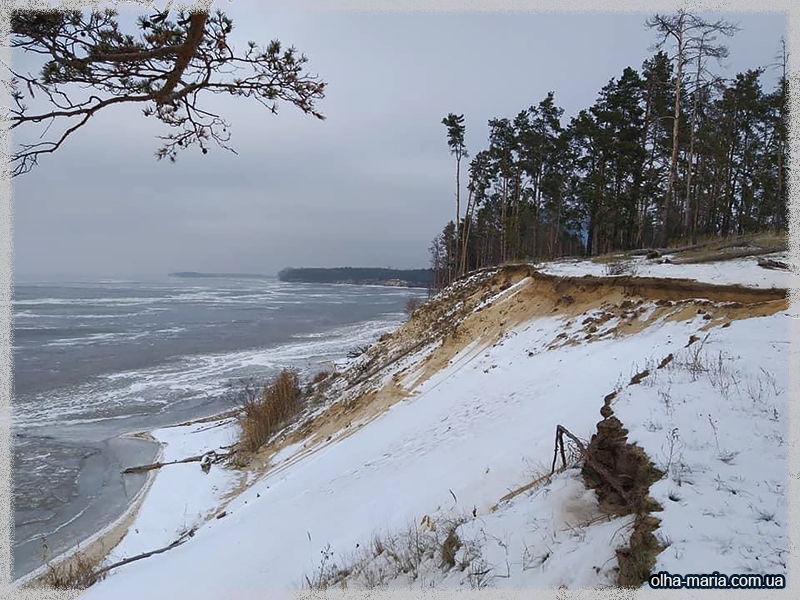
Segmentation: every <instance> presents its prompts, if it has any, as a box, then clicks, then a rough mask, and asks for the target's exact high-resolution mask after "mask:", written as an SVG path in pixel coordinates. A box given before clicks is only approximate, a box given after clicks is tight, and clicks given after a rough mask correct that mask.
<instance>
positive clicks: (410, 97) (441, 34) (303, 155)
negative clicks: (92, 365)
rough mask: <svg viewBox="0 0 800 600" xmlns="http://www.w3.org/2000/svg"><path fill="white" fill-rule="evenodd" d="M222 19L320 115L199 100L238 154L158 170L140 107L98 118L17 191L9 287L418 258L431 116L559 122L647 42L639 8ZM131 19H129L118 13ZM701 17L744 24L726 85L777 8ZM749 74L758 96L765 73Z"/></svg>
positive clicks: (250, 5)
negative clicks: (318, 81) (275, 54)
mask: <svg viewBox="0 0 800 600" xmlns="http://www.w3.org/2000/svg"><path fill="white" fill-rule="evenodd" d="M217 4H218V5H219V4H220V3H219V2H218V3H217ZM223 8H224V9H225V11H226V12H227V14H228V15H229V16H230V17H231V18H232V19H233V21H234V31H233V33H232V34H231V40H232V42H233V43H234V45H235V46H236V47H238V48H243V47H244V46H245V44H246V42H247V41H248V40H254V41H257V42H259V43H263V44H266V43H267V42H269V41H270V40H271V39H275V38H277V39H279V40H281V42H282V43H284V44H286V45H294V46H296V48H297V49H298V50H299V51H301V52H303V53H304V54H306V55H307V56H308V58H309V62H308V65H307V66H308V68H309V70H311V71H312V72H315V73H318V74H319V75H320V76H321V77H322V79H323V80H324V81H326V82H327V83H328V88H327V91H326V97H325V98H324V99H323V100H321V101H320V102H319V103H318V108H319V109H320V110H321V111H322V112H323V113H324V114H325V115H326V120H325V121H319V120H316V119H313V118H312V117H309V116H305V115H303V114H302V113H301V112H300V111H299V110H298V109H296V108H295V107H293V106H290V105H283V106H281V107H280V110H279V113H278V114H277V115H273V114H271V113H270V112H269V111H267V110H266V109H264V108H263V107H262V106H261V105H259V104H258V103H256V102H255V101H253V100H248V99H239V98H225V99H219V98H218V97H214V98H212V99H211V100H210V105H213V107H214V108H217V109H219V110H220V111H221V113H222V115H223V116H224V117H225V118H226V120H228V121H229V122H230V124H231V133H232V139H231V144H232V145H233V147H234V148H235V149H236V150H237V152H238V156H237V155H233V154H231V153H229V152H227V151H225V150H222V149H218V148H216V147H212V148H211V150H210V151H209V153H208V154H206V155H203V154H201V153H200V151H199V149H198V148H191V149H189V150H187V151H184V152H183V153H182V154H180V155H179V156H178V160H177V162H176V163H169V162H168V161H157V160H156V158H155V156H154V152H155V150H156V148H157V147H158V146H159V141H158V139H157V138H156V136H157V135H159V134H163V133H165V132H166V130H165V126H163V125H162V124H160V123H159V122H157V121H155V120H153V119H146V118H144V117H143V116H142V115H141V112H140V109H141V107H138V106H136V107H134V106H128V107H125V106H119V107H113V108H111V109H107V110H104V111H101V112H100V113H98V114H97V115H96V116H95V117H94V118H93V119H92V120H91V121H90V122H89V124H87V126H86V127H84V128H83V129H82V130H80V131H78V132H77V133H76V134H75V135H74V136H73V137H72V138H70V140H68V142H67V143H66V145H65V146H64V147H63V148H62V149H60V150H59V151H58V152H57V153H56V154H53V155H51V156H46V157H44V158H43V159H41V160H40V164H39V165H38V166H37V167H36V168H35V169H34V170H33V171H32V172H31V173H29V174H27V175H23V176H21V177H18V178H16V179H15V180H14V182H13V185H14V200H13V202H14V204H13V210H14V217H13V226H14V249H15V257H14V267H15V277H16V279H17V280H25V279H30V278H43V279H45V278H59V277H68V276H78V275H80V276H97V277H132V276H142V275H164V274H166V273H169V272H171V271H178V270H196V271H215V272H223V271H227V272H251V273H266V274H270V273H275V272H277V271H278V270H280V269H281V268H283V267H301V266H320V267H333V266H345V265H348V266H375V267H395V268H418V267H427V266H428V262H429V254H428V248H429V246H430V242H431V240H432V239H433V238H434V236H435V235H436V234H437V233H438V232H439V231H441V228H442V227H443V225H444V224H445V223H446V222H447V221H448V220H450V219H453V218H454V216H455V198H454V194H455V163H454V159H453V158H452V157H451V156H450V154H449V152H448V148H447V144H446V133H445V128H444V126H443V125H442V124H441V119H442V117H444V116H445V115H446V114H447V113H449V112H455V113H459V114H460V113H463V114H464V115H465V124H466V139H467V146H468V149H469V152H470V154H472V155H474V154H475V153H476V152H477V151H479V150H481V149H482V148H484V147H485V145H486V138H487V132H488V128H487V121H488V120H489V119H492V118H497V117H513V116H514V115H515V114H517V113H518V112H519V111H520V110H522V109H524V108H526V107H528V106H531V105H533V104H537V103H538V102H539V101H540V100H541V99H542V98H544V97H545V95H546V94H547V92H548V91H550V90H553V91H554V92H555V98H556V102H557V104H559V105H560V106H561V107H563V108H564V109H565V115H564V120H565V121H566V119H568V118H569V117H570V116H572V115H574V114H576V113H577V111H579V110H580V109H582V108H585V107H587V106H589V105H591V104H592V103H593V102H594V100H595V98H596V95H597V92H598V91H599V90H600V88H601V87H602V86H603V85H604V84H605V83H607V81H608V80H609V79H611V78H612V77H616V76H618V75H619V74H620V73H621V72H622V70H623V69H624V68H625V67H627V66H632V67H634V68H639V67H640V66H641V63H642V61H643V60H645V59H646V58H647V57H648V56H649V55H650V54H652V52H651V46H652V44H653V42H654V41H655V37H654V33H653V32H652V31H649V30H647V28H646V27H645V26H644V21H645V19H646V18H647V17H648V16H649V15H648V14H646V13H611V14H606V13H552V12H551V13H535V12H518V13H439V14H436V13H421V12H418V13H387V12H384V13H355V12H341V13H337V12H312V11H295V12H291V11H288V10H276V11H272V12H270V11H267V9H266V7H265V6H261V5H259V4H258V3H257V2H255V1H254V0H236V1H235V2H233V3H224V6H223ZM136 13H137V9H132V8H129V9H125V10H124V11H123V20H124V21H125V22H130V21H131V20H132V18H133V16H134V15H135V14H136ZM708 16H712V17H713V16H722V17H724V18H726V19H728V20H730V21H734V22H738V24H739V26H740V27H741V28H742V30H741V31H740V32H739V33H738V34H736V36H735V37H734V38H732V39H731V40H728V46H729V48H730V57H729V58H728V59H727V60H726V61H725V62H724V64H723V65H722V66H721V67H720V72H721V74H722V75H724V76H729V77H732V76H733V75H735V73H736V72H738V71H743V70H746V69H749V68H755V67H758V66H761V65H766V64H769V63H771V62H773V60H774V55H775V53H776V51H777V49H778V45H779V40H780V37H781V36H782V35H784V33H785V30H786V17H785V15H784V14H782V13H740V14H737V13H725V14H722V15H713V14H710V15H708ZM15 60H16V61H17V64H20V63H22V64H27V63H24V62H23V61H26V60H28V59H27V58H25V57H19V56H15ZM763 81H764V83H765V85H767V86H768V87H771V86H772V85H773V83H774V75H772V74H768V76H765V78H764V80H763ZM463 167H464V165H462V184H464V181H465V179H466V178H465V177H464V175H463ZM462 195H463V194H462ZM462 210H463V203H462Z"/></svg>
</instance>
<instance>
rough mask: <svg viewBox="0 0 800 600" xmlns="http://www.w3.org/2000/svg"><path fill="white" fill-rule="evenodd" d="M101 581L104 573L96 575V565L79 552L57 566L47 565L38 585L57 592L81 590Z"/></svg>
mask: <svg viewBox="0 0 800 600" xmlns="http://www.w3.org/2000/svg"><path fill="white" fill-rule="evenodd" d="M102 579H105V573H104V574H102V575H99V576H98V575H97V563H96V562H95V561H92V560H90V559H89V558H88V557H86V556H85V555H84V554H83V553H82V552H80V551H79V552H77V553H76V554H75V555H74V556H71V557H69V558H67V559H66V560H64V561H62V562H60V563H58V564H57V565H53V564H48V565H47V571H45V573H44V575H43V576H42V578H41V580H40V583H41V585H43V586H45V587H48V588H55V589H58V590H66V589H81V590H82V589H86V588H88V587H90V586H91V585H94V584H95V583H96V582H97V581H100V580H102Z"/></svg>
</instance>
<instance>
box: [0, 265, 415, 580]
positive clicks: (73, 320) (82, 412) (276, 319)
mask: <svg viewBox="0 0 800 600" xmlns="http://www.w3.org/2000/svg"><path fill="white" fill-rule="evenodd" d="M422 293H423V291H421V290H409V289H402V288H390V287H377V286H344V285H342V286H338V285H315V284H296V283H283V282H279V281H277V280H276V279H263V280H261V279H224V278H219V279H216V278H215V279H185V280H181V279H170V278H164V279H162V280H152V281H113V280H109V281H92V282H85V281H84V282H70V283H58V284H56V283H36V282H30V283H17V284H16V286H15V290H14V302H13V313H14V341H13V344H14V347H13V357H14V440H15V447H14V453H15V454H14V507H15V535H14V548H13V550H14V559H15V564H14V575H15V577H19V576H21V575H23V574H25V573H26V572H29V571H30V570H32V569H34V568H36V567H38V566H39V565H40V564H41V563H42V559H43V557H44V556H48V555H49V556H52V555H55V554H57V553H58V552H60V551H61V550H63V549H65V548H67V547H69V546H71V545H73V544H75V543H76V542H78V541H80V540H82V539H84V538H86V537H87V536H88V535H90V534H91V533H93V532H94V531H96V530H97V529H98V528H99V527H101V526H102V525H103V524H105V523H107V522H108V521H110V520H112V519H113V518H115V517H116V516H118V515H119V514H121V512H122V510H124V508H125V506H126V505H127V503H128V501H129V500H130V498H131V497H132V496H133V495H134V494H135V493H136V491H137V490H138V489H139V487H140V486H141V485H142V483H143V481H144V476H125V478H122V477H121V476H120V470H121V469H122V468H124V467H125V466H130V465H131V464H140V463H142V462H147V461H149V460H151V459H152V458H153V456H154V455H155V451H156V449H155V448H154V447H153V445H152V444H148V443H146V442H143V441H139V440H132V439H127V438H123V439H120V438H119V436H120V435H122V434H125V433H129V432H132V431H138V430H142V429H152V428H155V427H159V426H163V425H167V424H173V423H178V422H182V421H185V420H187V419H190V418H194V417H198V416H204V415H207V414H212V413H215V412H219V411H221V410H225V409H226V408H229V407H230V406H231V405H232V404H231V403H232V397H231V389H232V388H235V387H236V385H237V382H239V381H241V380H246V379H250V378H259V379H260V378H266V377H268V376H270V375H272V374H274V373H276V372H277V371H278V370H279V369H281V368H283V367H285V366H293V367H296V368H298V369H299V370H300V372H301V374H305V375H309V374H312V373H313V372H315V371H318V370H321V369H323V368H325V365H326V364H327V363H329V362H330V361H333V360H337V359H340V358H342V357H343V356H344V355H345V354H346V353H347V351H348V350H349V349H351V348H353V347H355V346H359V345H364V344H369V343H372V342H374V341H375V340H376V339H377V338H378V337H379V336H380V335H381V334H382V333H384V332H387V331H391V330H392V329H394V328H395V327H396V326H397V325H398V324H399V323H400V322H401V321H402V320H403V318H404V313H403V308H404V306H405V303H406V301H407V299H408V298H409V297H411V296H420V295H422ZM43 540H44V541H45V543H46V546H47V549H46V550H45V549H44V547H43Z"/></svg>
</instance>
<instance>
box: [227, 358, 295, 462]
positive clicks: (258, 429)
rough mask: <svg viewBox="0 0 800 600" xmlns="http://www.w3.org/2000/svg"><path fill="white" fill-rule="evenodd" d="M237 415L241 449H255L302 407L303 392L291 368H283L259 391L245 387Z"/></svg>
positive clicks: (249, 450)
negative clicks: (245, 395) (245, 392)
mask: <svg viewBox="0 0 800 600" xmlns="http://www.w3.org/2000/svg"><path fill="white" fill-rule="evenodd" d="M248 392H249V393H248V397H247V399H246V400H245V403H244V407H243V411H242V413H241V414H240V416H239V425H240V426H241V438H240V444H241V448H242V449H243V450H244V451H246V452H256V451H257V450H258V449H259V448H261V446H263V445H264V444H265V443H266V442H267V441H268V440H269V439H270V437H271V436H272V435H273V434H274V433H275V432H277V431H278V430H279V429H280V428H281V427H282V426H284V425H285V424H286V423H287V422H288V421H289V420H290V419H291V418H293V417H295V416H297V414H299V413H300V411H301V410H302V409H303V405H304V403H303V394H302V392H301V389H300V381H299V378H298V375H297V371H296V370H295V369H283V370H282V371H281V372H280V373H279V374H278V375H277V376H276V377H275V378H274V379H273V380H272V381H270V382H269V383H267V384H265V385H264V386H263V387H262V388H261V390H260V393H255V391H253V390H248Z"/></svg>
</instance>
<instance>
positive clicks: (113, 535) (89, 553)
mask: <svg viewBox="0 0 800 600" xmlns="http://www.w3.org/2000/svg"><path fill="white" fill-rule="evenodd" d="M110 439H134V440H140V441H147V442H150V443H152V444H155V445H156V446H157V448H158V449H157V452H156V454H155V460H156V461H158V460H161V458H162V457H163V454H164V449H165V446H166V445H165V444H164V443H162V442H159V441H158V440H157V439H156V438H155V437H153V435H152V432H151V431H134V432H131V433H124V434H122V435H118V436H115V437H114V438H110ZM157 475H158V472H157V471H151V472H149V473H148V474H147V477H146V479H145V482H144V483H143V484H142V486H141V487H140V488H139V490H138V491H137V492H136V494H135V495H134V497H133V498H131V500H130V502H129V503H128V505H127V507H126V508H125V510H124V511H123V512H122V514H121V515H119V516H118V517H117V518H115V519H114V520H112V521H110V522H109V523H106V524H105V525H103V527H102V528H100V529H99V530H97V531H96V532H94V533H93V534H91V535H89V536H88V537H87V538H85V539H83V540H81V541H80V542H78V543H76V544H73V545H72V546H70V547H68V548H67V549H65V550H63V551H62V552H60V553H59V554H58V555H57V556H55V557H53V558H52V559H50V561H49V562H48V563H45V564H43V565H41V566H40V567H37V568H36V569H34V570H33V571H30V572H29V573H26V574H25V575H23V576H21V577H19V578H17V579H15V580H13V581H12V582H11V588H13V589H20V588H24V587H36V586H37V584H39V583H40V581H39V580H40V579H41V578H42V577H43V576H44V575H46V574H47V571H48V569H49V568H50V567H59V566H62V565H65V564H68V563H69V562H70V561H73V560H74V559H75V558H76V556H77V555H78V553H81V554H82V555H83V556H85V557H86V558H88V559H89V560H90V561H92V562H95V561H96V562H101V561H103V560H105V558H106V557H108V555H109V554H110V553H111V552H112V551H113V550H114V548H116V547H117V545H119V543H120V542H121V541H122V539H123V538H124V537H125V535H126V534H127V532H128V530H129V529H130V527H131V525H132V524H133V522H134V521H135V520H136V516H137V515H138V512H139V509H140V508H141V507H142V505H143V504H144V500H145V498H146V496H147V494H148V492H149V491H150V488H151V487H152V485H153V482H154V481H155V478H156V476H157Z"/></svg>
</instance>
